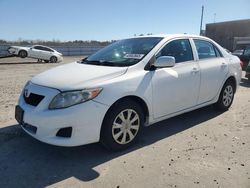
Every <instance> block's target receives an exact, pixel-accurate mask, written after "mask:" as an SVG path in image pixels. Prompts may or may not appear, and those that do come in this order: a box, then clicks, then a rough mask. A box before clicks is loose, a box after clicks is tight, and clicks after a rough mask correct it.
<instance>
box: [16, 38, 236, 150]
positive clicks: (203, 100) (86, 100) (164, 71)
mask: <svg viewBox="0 0 250 188" xmlns="http://www.w3.org/2000/svg"><path fill="white" fill-rule="evenodd" d="M240 79H241V66H240V60H239V59H238V57H236V56H233V55H230V54H228V53H227V52H226V51H225V49H223V48H222V47H221V46H219V45H218V44H217V43H215V42H214V41H212V40H211V39H209V38H205V37H200V36H195V35H152V36H146V37H137V38H130V39H125V40H120V41H117V42H115V43H113V44H111V45H109V46H107V47H105V48H103V49H102V50H100V51H98V52H97V53H95V54H93V55H91V56H89V57H88V58H86V59H83V60H82V61H79V62H74V63H70V64H66V65H62V66H59V67H56V68H53V69H50V70H48V71H46V72H44V73H41V74H39V75H37V76H35V77H33V78H32V79H31V81H28V82H27V84H26V85H25V87H24V89H23V91H22V93H21V96H20V98H19V101H18V105H17V106H16V113H15V117H16V119H17V121H18V122H19V123H20V124H21V126H22V128H23V129H24V131H26V132H27V133H28V134H29V135H31V136H33V137H34V138H36V139H38V140H40V141H42V142H46V143H49V144H53V145H58V146H77V145H83V144H89V143H94V142H99V141H100V142H101V143H102V144H103V145H104V146H106V147H107V148H109V149H112V150H121V149H125V148H127V147H128V146H130V145H131V144H133V143H134V142H135V141H136V139H137V138H138V136H139V134H140V133H141V130H142V127H143V126H148V125H152V124H154V123H156V122H158V121H162V120H164V119H167V118H170V117H173V116H176V115H179V114H182V113H185V112H188V111H191V110H195V109H198V108H201V107H204V106H207V105H211V104H213V105H214V107H215V108H216V109H218V110H221V111H225V110H228V108H229V107H230V106H231V104H232V102H233V99H234V94H235V92H236V89H237V87H238V85H239V82H240ZM194 118H195V117H194Z"/></svg>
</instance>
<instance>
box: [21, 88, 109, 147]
mask: <svg viewBox="0 0 250 188" xmlns="http://www.w3.org/2000/svg"><path fill="white" fill-rule="evenodd" d="M27 89H28V90H29V92H32V93H36V94H39V95H44V96H45V97H44V99H43V100H42V101H41V102H40V103H39V104H38V105H37V106H32V105H29V104H27V103H26V102H25V100H24V97H23V92H22V94H21V96H20V99H19V102H18V105H19V106H20V107H21V108H22V109H23V110H24V114H23V122H22V123H21V124H22V128H23V130H24V131H25V132H27V133H28V134H29V135H31V136H32V137H34V138H36V139H38V140H40V141H42V142H45V143H48V144H52V145H57V146H78V145H84V144H89V143H94V142H98V141H99V139H100V130H101V125H102V121H103V118H104V116H105V114H106V112H107V110H108V108H109V107H108V106H106V105H103V104H100V103H97V102H94V101H88V102H85V103H82V104H78V105H75V106H72V107H69V108H65V109H58V110H49V109H48V105H49V103H50V101H51V100H52V98H53V97H54V96H55V95H56V94H58V93H59V91H58V90H56V89H52V88H47V87H43V86H38V85H35V84H29V86H28V88H27ZM30 127H31V128H32V129H33V130H34V129H35V130H36V131H32V129H30ZM68 127H72V133H71V136H70V137H61V136H57V133H58V131H59V130H61V129H63V128H68Z"/></svg>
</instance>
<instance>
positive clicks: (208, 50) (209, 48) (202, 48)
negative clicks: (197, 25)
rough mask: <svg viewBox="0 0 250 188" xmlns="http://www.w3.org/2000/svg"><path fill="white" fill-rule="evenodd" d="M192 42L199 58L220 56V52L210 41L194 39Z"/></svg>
mask: <svg viewBox="0 0 250 188" xmlns="http://www.w3.org/2000/svg"><path fill="white" fill-rule="evenodd" d="M194 43H195V46H196V49H197V52H198V56H199V59H208V58H216V57H222V55H221V52H220V51H219V50H218V49H217V48H216V47H215V46H214V45H213V44H212V43H211V42H208V41H205V40H199V39H194Z"/></svg>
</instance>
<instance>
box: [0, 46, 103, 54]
mask: <svg viewBox="0 0 250 188" xmlns="http://www.w3.org/2000/svg"><path fill="white" fill-rule="evenodd" d="M10 46H11V44H9V45H5V44H4V45H0V56H5V55H9V53H8V51H7V49H8V48H9V47H10ZM49 47H50V48H53V49H55V50H57V51H58V52H60V53H62V54H63V55H64V56H78V55H84V56H87V55H90V54H93V53H95V52H96V51H98V50H100V49H101V48H103V47H104V46H49Z"/></svg>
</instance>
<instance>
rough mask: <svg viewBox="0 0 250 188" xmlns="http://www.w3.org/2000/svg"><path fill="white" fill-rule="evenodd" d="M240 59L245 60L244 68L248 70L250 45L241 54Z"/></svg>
mask: <svg viewBox="0 0 250 188" xmlns="http://www.w3.org/2000/svg"><path fill="white" fill-rule="evenodd" d="M239 58H240V60H241V61H242V62H243V67H242V70H246V68H247V65H248V64H249V62H250V46H247V47H246V48H245V49H244V51H243V53H242V54H241V55H240V56H239Z"/></svg>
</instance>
